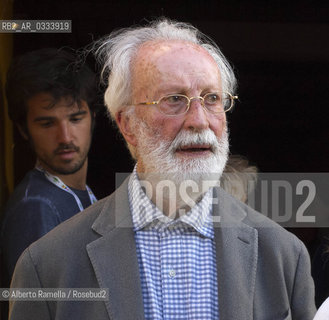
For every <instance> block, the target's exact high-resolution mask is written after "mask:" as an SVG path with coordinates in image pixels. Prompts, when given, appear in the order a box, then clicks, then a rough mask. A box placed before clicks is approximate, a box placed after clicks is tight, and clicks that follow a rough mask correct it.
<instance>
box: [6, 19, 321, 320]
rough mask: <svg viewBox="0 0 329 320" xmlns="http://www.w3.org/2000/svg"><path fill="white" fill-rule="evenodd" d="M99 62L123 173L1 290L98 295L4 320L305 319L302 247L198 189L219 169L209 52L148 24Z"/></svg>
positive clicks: (219, 59)
mask: <svg viewBox="0 0 329 320" xmlns="http://www.w3.org/2000/svg"><path fill="white" fill-rule="evenodd" d="M99 51H100V52H103V53H104V55H103V57H104V63H105V65H104V71H106V70H109V71H110V73H109V85H108V88H107V91H106V94H105V102H106V104H107V106H108V108H109V111H110V113H111V116H112V117H113V118H115V120H116V123H117V125H118V127H119V129H120V132H121V133H122V135H123V136H124V138H125V140H126V142H127V144H128V147H129V149H130V151H131V153H132V155H133V157H134V158H135V159H136V161H137V164H136V167H135V170H134V172H133V173H132V175H131V176H130V177H129V178H128V179H127V180H126V181H125V182H124V183H123V184H122V185H121V186H120V187H119V188H118V189H117V191H116V192H115V193H114V194H112V195H111V196H109V197H108V198H105V199H103V200H101V201H99V202H98V203H96V204H95V205H93V206H92V207H90V208H89V209H87V210H86V211H84V212H82V213H81V214H79V215H77V216H75V217H74V218H72V219H71V220H70V221H68V222H66V223H64V224H62V225H61V226H59V227H58V228H56V229H55V230H53V231H52V232H51V233H49V234H48V235H46V236H45V237H44V238H42V239H40V240H39V241H38V242H36V243H34V244H33V245H31V246H30V247H29V248H28V249H27V250H26V251H25V253H24V254H23V256H22V257H21V259H20V260H19V262H18V265H17V267H16V271H15V275H14V280H13V283H12V286H13V287H34V288H35V287H45V288H54V287H84V288H90V287H96V288H97V287H100V288H108V291H109V297H108V300H107V301H105V302H101V301H93V302H90V301H89V302H86V301H82V302H81V301H79V302H76V301H75V302H70V301H57V302H54V301H48V302H47V301H34V302H20V301H13V302H12V303H11V319H52V318H56V319H68V318H70V319H124V320H127V319H134V320H136V319H170V320H172V319H175V320H176V319H219V318H220V319H229V320H232V319H244V320H245V319H250V320H251V319H262V320H263V319H305V320H306V319H312V317H313V315H314V313H315V307H314V301H313V300H314V299H313V294H314V288H313V283H312V279H311V276H310V265H309V257H308V254H307V251H306V249H305V247H304V246H303V244H302V243H301V242H300V241H299V240H298V239H296V238H295V237H294V236H293V235H292V234H290V233H288V232H287V231H285V230H284V229H282V228H281V227H279V226H278V225H276V224H275V223H274V222H272V221H270V220H269V219H267V218H265V217H263V216H261V215H259V214H258V213H256V212H254V211H253V210H252V209H251V208H249V207H247V206H246V205H244V204H242V203H240V202H238V201H237V200H235V199H234V198H232V197H231V196H229V195H228V194H226V193H225V192H224V191H222V190H221V189H220V188H217V187H211V183H209V181H210V180H212V179H216V180H218V178H219V177H220V175H221V173H222V171H223V168H224V166H225V162H226V159H227V154H228V137H227V126H226V116H225V112H226V111H228V110H230V109H231V108H232V106H233V102H234V99H235V96H234V88H235V78H234V74H233V71H232V69H231V67H230V66H229V64H228V62H227V61H226V59H225V58H224V56H223V55H222V54H221V52H220V51H219V49H218V48H217V47H216V46H215V45H214V44H213V43H211V42H210V41H209V40H208V39H206V38H205V37H203V36H202V35H201V34H200V33H199V32H198V31H197V30H196V29H195V28H193V27H192V26H190V25H186V24H183V23H175V22H172V21H169V20H162V21H159V22H153V23H151V24H150V25H149V26H147V27H142V28H135V29H128V30H122V31H121V32H116V33H115V34H114V35H113V36H110V37H108V38H106V39H105V40H104V42H102V44H101V48H100V49H99ZM206 182H207V183H206Z"/></svg>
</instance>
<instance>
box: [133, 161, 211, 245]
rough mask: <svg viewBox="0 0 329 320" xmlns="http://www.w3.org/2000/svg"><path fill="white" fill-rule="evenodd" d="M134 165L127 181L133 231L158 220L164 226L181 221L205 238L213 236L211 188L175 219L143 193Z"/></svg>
mask: <svg viewBox="0 0 329 320" xmlns="http://www.w3.org/2000/svg"><path fill="white" fill-rule="evenodd" d="M136 168H137V166H135V168H134V171H133V173H132V175H131V176H130V179H129V183H128V195H129V206H130V211H131V213H132V220H133V227H134V231H139V230H142V229H143V228H145V227H146V226H148V225H150V224H151V223H153V222H155V221H158V222H159V223H161V224H162V225H164V226H169V225H174V224H178V223H179V222H180V223H183V224H186V225H188V226H190V227H192V228H193V229H195V230H196V231H197V232H198V233H200V234H201V235H203V236H204V237H207V238H211V239H213V238H214V230H213V224H212V194H213V190H212V188H211V189H209V190H208V191H207V192H206V193H205V194H204V195H203V197H202V199H201V200H200V201H199V202H198V203H197V204H196V205H195V206H194V207H193V208H192V209H191V210H189V211H188V212H187V213H186V214H184V215H182V216H181V217H179V218H178V219H176V220H173V219H171V218H169V217H167V216H166V215H165V214H164V213H163V212H162V211H161V210H160V209H159V208H158V207H157V206H156V205H155V204H154V203H153V202H152V201H151V200H150V199H149V198H148V196H147V195H146V194H145V192H144V190H143V189H142V186H141V183H140V180H139V178H138V174H137V170H136Z"/></svg>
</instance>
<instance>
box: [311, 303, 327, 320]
mask: <svg viewBox="0 0 329 320" xmlns="http://www.w3.org/2000/svg"><path fill="white" fill-rule="evenodd" d="M313 320H329V298H327V300H326V301H325V302H323V303H322V305H321V307H320V309H319V310H318V312H317V313H316V315H315V317H314V319H313Z"/></svg>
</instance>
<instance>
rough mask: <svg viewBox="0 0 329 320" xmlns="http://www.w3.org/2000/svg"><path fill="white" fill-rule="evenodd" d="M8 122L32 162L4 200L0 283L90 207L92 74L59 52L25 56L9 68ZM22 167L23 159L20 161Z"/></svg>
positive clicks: (92, 110) (94, 88)
mask: <svg viewBox="0 0 329 320" xmlns="http://www.w3.org/2000/svg"><path fill="white" fill-rule="evenodd" d="M6 94H7V99H8V106H9V116H10V118H11V119H12V120H13V121H14V123H15V124H16V125H17V127H18V129H19V131H20V133H21V134H22V136H23V137H24V138H25V139H26V140H28V142H29V143H30V145H31V147H32V149H33V150H34V152H35V155H36V159H37V162H36V166H35V168H34V169H32V170H31V171H29V172H28V173H27V174H26V176H25V177H24V179H23V180H22V181H21V183H20V184H19V185H18V186H17V187H16V189H15V191H14V193H13V194H12V195H11V197H10V199H9V202H8V204H7V207H6V210H5V216H4V220H3V223H2V232H1V238H2V239H1V240H2V242H1V243H2V255H3V269H4V270H3V276H4V284H3V286H5V285H9V281H10V279H11V276H12V274H13V271H14V268H15V264H16V262H17V260H18V258H19V256H20V255H21V253H22V252H23V251H24V250H25V249H26V248H27V247H28V246H29V245H30V244H31V243H32V242H34V241H36V240H37V239H39V238H40V237H42V236H43V235H44V234H46V233H47V232H49V231H50V230H51V229H53V228H54V227H56V226H57V225H58V224H60V223H61V222H63V221H65V220H67V219H68V218H70V217H72V216H73V215H75V214H76V213H78V212H79V211H82V210H83V209H84V208H86V207H88V206H89V205H91V204H92V203H94V202H95V201H96V198H95V196H94V195H93V193H92V191H91V190H90V188H89V187H88V186H87V185H86V177H87V166H88V151H89V148H90V143H91V138H92V131H93V124H94V119H95V111H96V110H95V106H94V102H95V101H94V100H95V97H96V86H95V75H94V73H93V72H92V71H91V70H90V69H89V68H88V67H87V66H85V65H79V64H78V63H77V60H76V56H75V55H74V54H72V53H69V52H66V51H64V50H57V49H42V50H37V51H33V52H29V53H27V54H25V55H23V56H21V57H19V58H18V59H16V60H15V61H14V62H13V64H12V65H11V67H10V69H9V72H8V76H7V83H6ZM22 160H24V159H22Z"/></svg>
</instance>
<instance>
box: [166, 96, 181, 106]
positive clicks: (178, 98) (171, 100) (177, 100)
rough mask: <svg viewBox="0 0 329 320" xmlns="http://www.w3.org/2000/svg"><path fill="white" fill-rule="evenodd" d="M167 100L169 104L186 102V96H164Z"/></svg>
mask: <svg viewBox="0 0 329 320" xmlns="http://www.w3.org/2000/svg"><path fill="white" fill-rule="evenodd" d="M164 100H165V102H166V103H168V104H180V103H184V102H185V101H186V98H184V97H183V96H178V95H177V96H175V95H172V96H168V97H165V98H164Z"/></svg>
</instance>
